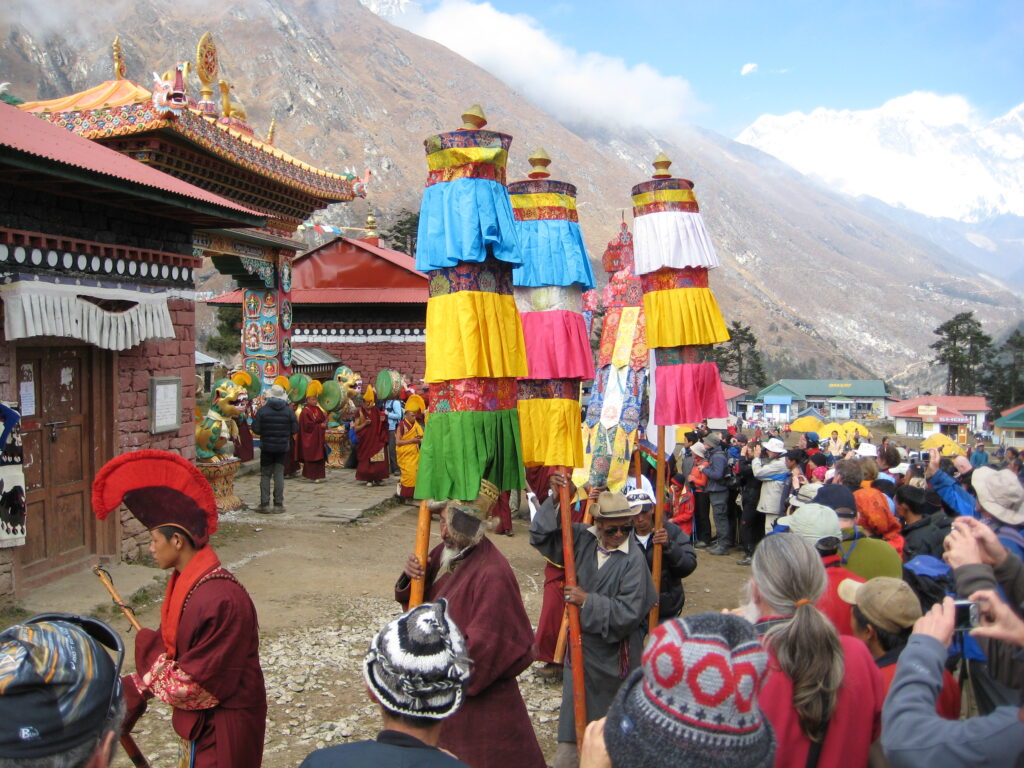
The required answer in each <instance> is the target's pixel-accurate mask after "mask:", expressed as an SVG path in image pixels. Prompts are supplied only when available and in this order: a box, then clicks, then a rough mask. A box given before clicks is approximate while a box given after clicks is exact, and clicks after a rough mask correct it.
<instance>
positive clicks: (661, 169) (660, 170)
mask: <svg viewBox="0 0 1024 768" xmlns="http://www.w3.org/2000/svg"><path fill="white" fill-rule="evenodd" d="M652 165H653V166H654V169H655V171H654V175H653V176H652V177H651V178H652V179H671V178H672V174H671V173H669V171H668V167H669V166H670V165H672V161H671V160H669V159H668V155H666V154H665V153H664V152H659V153H658V156H657V157H656V158H654V162H653V163H652Z"/></svg>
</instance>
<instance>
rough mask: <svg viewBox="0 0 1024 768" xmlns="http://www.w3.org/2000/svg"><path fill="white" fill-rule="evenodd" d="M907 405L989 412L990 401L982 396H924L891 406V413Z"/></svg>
mask: <svg viewBox="0 0 1024 768" xmlns="http://www.w3.org/2000/svg"><path fill="white" fill-rule="evenodd" d="M905 405H913V406H918V405H938V406H940V407H942V408H945V409H947V410H950V411H980V412H985V411H987V410H988V400H986V399H985V398H984V397H981V396H980V395H924V396H923V397H912V398H910V399H909V400H900V401H899V402H898V403H896V404H895V405H891V406H889V413H890V414H891V413H893V411H894V410H895V409H897V408H902V407H903V406H905Z"/></svg>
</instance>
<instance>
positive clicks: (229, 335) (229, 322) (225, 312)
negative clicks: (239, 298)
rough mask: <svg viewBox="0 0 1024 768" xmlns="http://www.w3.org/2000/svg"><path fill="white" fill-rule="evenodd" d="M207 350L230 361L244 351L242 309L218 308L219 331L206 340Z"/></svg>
mask: <svg viewBox="0 0 1024 768" xmlns="http://www.w3.org/2000/svg"><path fill="white" fill-rule="evenodd" d="M206 348H207V349H208V350H209V351H210V352H212V353H213V354H215V355H219V356H220V357H223V358H226V359H227V360H230V359H231V358H232V357H233V356H234V355H237V354H238V353H239V352H240V351H241V349H242V308H241V307H217V331H216V333H213V334H211V335H210V338H209V339H207V340H206Z"/></svg>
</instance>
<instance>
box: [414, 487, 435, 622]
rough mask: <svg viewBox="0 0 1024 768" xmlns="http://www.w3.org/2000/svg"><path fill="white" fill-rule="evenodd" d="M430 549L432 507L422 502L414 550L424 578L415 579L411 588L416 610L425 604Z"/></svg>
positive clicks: (425, 501) (424, 501)
mask: <svg viewBox="0 0 1024 768" xmlns="http://www.w3.org/2000/svg"><path fill="white" fill-rule="evenodd" d="M429 548H430V507H428V506H427V500H426V499H424V500H423V501H421V502H420V515H419V520H418V521H417V524H416V549H415V550H413V552H414V554H415V555H416V559H417V560H419V561H420V565H421V566H422V567H423V577H422V578H419V579H413V580H412V584H411V585H410V588H409V607H410V608H415V607H416V606H417V605H420V604H421V603H422V602H423V593H424V591H425V590H426V581H427V552H428V551H429Z"/></svg>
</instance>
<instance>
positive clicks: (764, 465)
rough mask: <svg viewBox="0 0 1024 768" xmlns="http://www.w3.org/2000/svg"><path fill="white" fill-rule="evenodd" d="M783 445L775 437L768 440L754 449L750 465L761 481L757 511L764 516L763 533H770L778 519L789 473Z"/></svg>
mask: <svg viewBox="0 0 1024 768" xmlns="http://www.w3.org/2000/svg"><path fill="white" fill-rule="evenodd" d="M785 453H786V446H785V444H784V443H783V442H782V441H781V440H780V439H779V438H777V437H773V438H770V439H769V440H767V441H766V442H765V443H763V444H762V445H758V446H757V447H756V448H755V449H754V460H753V461H752V462H751V463H750V466H751V468H752V469H753V470H754V478H755V479H756V480H760V481H761V498H760V499H759V500H758V502H757V511H758V512H760V513H761V514H762V515H764V530H765V533H770V532H771V530H772V526H774V525H775V521H776V520H778V519H779V504H780V503H781V501H782V487H783V486H784V485H785V484H786V479H787V478H788V477H789V471H788V470H787V469H786V461H785V459H784V458H783V454H785Z"/></svg>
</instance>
